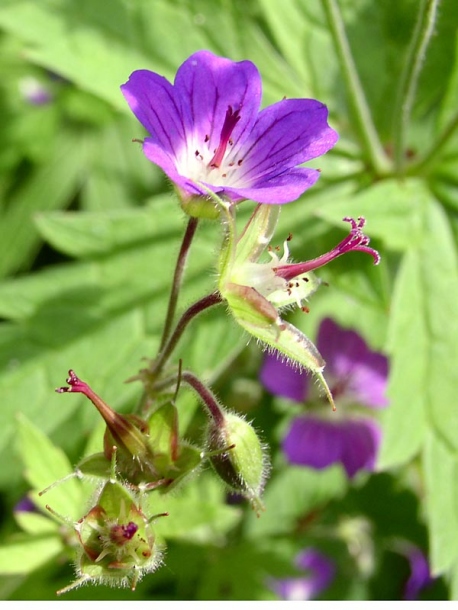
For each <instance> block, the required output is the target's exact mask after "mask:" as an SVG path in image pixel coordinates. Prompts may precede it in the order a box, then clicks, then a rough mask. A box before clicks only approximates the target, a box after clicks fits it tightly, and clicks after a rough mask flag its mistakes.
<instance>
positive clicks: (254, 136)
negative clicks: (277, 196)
mask: <svg viewBox="0 0 458 610" xmlns="http://www.w3.org/2000/svg"><path fill="white" fill-rule="evenodd" d="M327 118H328V110H327V108H326V106H325V105H324V104H322V103H321V102H318V101H316V100H310V99H291V100H282V101H281V102H277V103H276V104H273V105H272V106H268V107H267V108H265V109H264V110H262V111H261V112H260V113H259V116H258V120H257V121H256V124H255V125H254V127H253V130H252V131H251V133H250V136H249V139H248V140H247V141H246V142H245V143H244V144H243V148H242V149H241V150H240V151H239V152H238V156H239V157H243V169H244V174H245V177H249V180H250V182H251V183H252V184H257V183H259V182H261V178H269V177H274V176H277V175H279V174H282V173H284V172H285V171H286V170H288V169H291V168H293V167H296V166H298V165H300V164H301V163H305V162H306V161H309V160H310V159H314V158H315V157H318V156H320V155H324V154H325V153H326V152H327V151H328V150H329V149H330V148H332V147H333V146H334V144H335V143H336V142H337V140H338V135H337V133H336V132H335V131H334V130H333V129H331V128H330V127H329V125H328V123H327ZM240 179H241V180H242V179H243V177H241V178H240ZM245 179H246V178H245Z"/></svg>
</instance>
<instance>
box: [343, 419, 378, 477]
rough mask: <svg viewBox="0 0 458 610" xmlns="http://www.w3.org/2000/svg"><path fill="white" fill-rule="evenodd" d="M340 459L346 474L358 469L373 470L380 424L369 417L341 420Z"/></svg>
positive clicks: (350, 474) (355, 471) (351, 475)
mask: <svg viewBox="0 0 458 610" xmlns="http://www.w3.org/2000/svg"><path fill="white" fill-rule="evenodd" d="M341 433H342V439H341V441H342V454H341V461H342V465H343V466H344V468H345V470H346V472H347V474H348V476H349V477H350V478H351V477H353V476H355V474H356V473H357V472H359V471H360V470H374V466H375V462H376V459H377V455H378V448H379V446H380V443H381V440H382V431H381V428H380V426H379V425H378V424H377V423H376V422H374V421H373V420H371V419H352V420H348V421H343V422H341Z"/></svg>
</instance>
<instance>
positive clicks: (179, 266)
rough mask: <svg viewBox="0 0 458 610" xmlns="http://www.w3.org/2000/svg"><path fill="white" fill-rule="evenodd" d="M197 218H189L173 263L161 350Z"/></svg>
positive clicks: (173, 315)
mask: <svg viewBox="0 0 458 610" xmlns="http://www.w3.org/2000/svg"><path fill="white" fill-rule="evenodd" d="M197 224H198V219H197V218H193V217H191V218H189V221H188V225H187V227H186V231H185V234H184V236H183V241H182V243H181V248H180V252H179V253H178V258H177V262H176V265H175V273H174V275H173V282H172V289H171V291H170V297H169V304H168V308H167V315H166V318H165V323H164V328H163V331H162V337H161V343H160V347H159V350H162V348H163V347H164V345H165V343H166V341H167V339H168V337H169V335H170V330H171V328H172V323H173V318H174V317H175V311H176V307H177V302H178V293H179V291H180V288H181V284H182V281H183V273H184V269H185V266H186V261H187V258H188V254H189V250H190V247H191V243H192V240H193V237H194V235H195V232H196V229H197Z"/></svg>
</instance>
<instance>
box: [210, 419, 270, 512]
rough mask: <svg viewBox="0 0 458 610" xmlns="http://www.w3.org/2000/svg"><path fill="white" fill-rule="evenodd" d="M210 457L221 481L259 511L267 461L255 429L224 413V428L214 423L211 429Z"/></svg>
mask: <svg viewBox="0 0 458 610" xmlns="http://www.w3.org/2000/svg"><path fill="white" fill-rule="evenodd" d="M208 449H209V451H208V457H209V459H210V461H211V463H212V465H213V468H214V469H215V471H216V472H217V474H218V475H219V477H220V478H221V479H222V480H223V481H224V482H225V483H226V485H228V486H229V487H230V488H231V489H233V490H234V491H237V492H239V493H241V494H242V495H244V496H245V497H246V498H248V500H250V502H251V504H252V506H253V508H254V509H255V510H257V511H259V510H260V509H262V508H263V506H262V502H261V500H260V495H261V493H262V490H263V487H264V483H265V479H266V475H267V471H268V460H267V457H266V454H265V451H264V447H263V446H262V444H261V442H260V440H259V438H258V436H257V434H256V432H255V430H254V428H253V427H252V426H251V424H249V423H248V422H247V421H245V419H243V417H241V416H239V415H236V414H235V413H224V420H223V423H222V424H219V425H218V424H217V423H215V421H212V422H211V423H210V425H209V429H208Z"/></svg>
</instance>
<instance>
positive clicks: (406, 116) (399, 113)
mask: <svg viewBox="0 0 458 610" xmlns="http://www.w3.org/2000/svg"><path fill="white" fill-rule="evenodd" d="M438 4H439V0H422V1H421V5H420V8H419V11H418V18H417V23H416V25H415V29H414V32H413V35H412V39H411V41H410V45H409V48H408V51H407V57H406V63H405V65H404V70H403V72H402V75H401V78H400V81H399V87H398V92H397V95H396V103H395V106H394V114H393V145H394V162H395V167H396V171H397V173H398V175H400V174H402V173H403V172H404V167H405V163H406V155H405V151H406V140H407V130H408V128H409V122H410V116H411V114H412V107H413V103H414V100H415V95H416V92H417V86H418V79H419V76H420V72H421V68H422V65H423V62H424V59H425V56H426V49H427V47H428V44H429V41H430V40H431V36H432V34H433V31H434V25H435V23H436V15H437V6H438Z"/></svg>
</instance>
